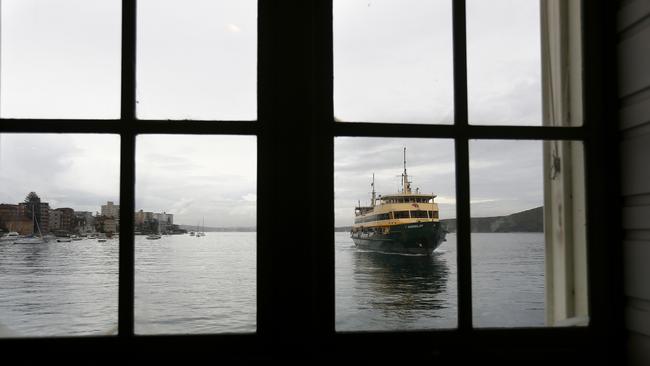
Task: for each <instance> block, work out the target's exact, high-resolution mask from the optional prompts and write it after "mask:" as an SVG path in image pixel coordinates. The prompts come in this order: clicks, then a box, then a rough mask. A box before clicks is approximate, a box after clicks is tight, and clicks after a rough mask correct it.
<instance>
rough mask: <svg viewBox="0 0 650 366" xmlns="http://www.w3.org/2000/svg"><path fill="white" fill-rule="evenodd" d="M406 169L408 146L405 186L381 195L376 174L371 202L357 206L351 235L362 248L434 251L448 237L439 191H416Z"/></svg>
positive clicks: (403, 183)
mask: <svg viewBox="0 0 650 366" xmlns="http://www.w3.org/2000/svg"><path fill="white" fill-rule="evenodd" d="M411 183H412V182H410V181H409V178H408V174H407V172H406V148H405V149H404V172H403V173H402V190H401V192H398V193H396V194H390V195H385V196H381V195H380V196H377V195H376V192H375V183H374V175H373V182H372V197H371V203H370V206H365V207H364V206H361V205H360V204H359V205H358V206H357V207H356V208H355V219H354V225H353V226H352V231H351V233H350V236H351V238H352V241H353V242H354V244H355V245H356V246H357V247H358V248H361V249H369V250H375V251H381V252H386V253H404V254H419V255H431V254H432V253H433V251H434V250H435V249H436V248H438V246H440V244H441V243H442V242H443V241H445V237H446V234H447V231H446V230H445V229H444V228H443V227H442V226H441V223H440V220H439V209H438V204H437V203H435V202H434V199H435V198H436V195H434V194H424V193H420V191H419V189H416V190H415V192H413V190H412V189H411Z"/></svg>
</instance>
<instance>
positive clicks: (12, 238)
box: [0, 231, 21, 242]
mask: <svg viewBox="0 0 650 366" xmlns="http://www.w3.org/2000/svg"><path fill="white" fill-rule="evenodd" d="M20 238H21V236H20V234H18V233H17V232H15V231H10V232H8V233H7V235H5V236H3V237H1V238H0V242H14V241H16V240H17V239H20Z"/></svg>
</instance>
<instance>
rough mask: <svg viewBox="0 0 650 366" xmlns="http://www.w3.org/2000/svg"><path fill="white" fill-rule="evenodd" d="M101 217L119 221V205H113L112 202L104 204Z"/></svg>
mask: <svg viewBox="0 0 650 366" xmlns="http://www.w3.org/2000/svg"><path fill="white" fill-rule="evenodd" d="M102 216H106V217H112V218H115V219H119V218H120V205H114V204H113V202H112V201H108V202H106V204H105V205H102Z"/></svg>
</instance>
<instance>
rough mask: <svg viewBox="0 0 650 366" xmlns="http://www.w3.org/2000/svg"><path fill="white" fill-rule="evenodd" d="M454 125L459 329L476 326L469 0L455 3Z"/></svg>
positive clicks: (458, 0) (455, 1) (464, 329)
mask: <svg viewBox="0 0 650 366" xmlns="http://www.w3.org/2000/svg"><path fill="white" fill-rule="evenodd" d="M452 9H453V10H452V11H453V13H452V14H453V42H454V123H455V125H454V128H455V130H456V133H455V136H456V140H455V144H454V146H455V150H456V220H457V230H456V247H457V253H458V254H457V258H456V259H457V262H458V264H457V267H458V328H459V329H460V330H461V331H466V330H471V328H472V262H471V260H472V258H471V256H472V253H471V234H470V206H469V199H470V194H469V146H468V144H469V143H468V138H469V134H468V133H469V128H468V113H467V36H466V33H467V32H466V18H465V13H466V12H465V0H454V2H453V8H452Z"/></svg>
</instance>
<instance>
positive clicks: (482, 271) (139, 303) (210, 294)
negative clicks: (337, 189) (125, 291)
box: [0, 233, 544, 336]
mask: <svg viewBox="0 0 650 366" xmlns="http://www.w3.org/2000/svg"><path fill="white" fill-rule="evenodd" d="M255 240H256V234H255V233H208V234H207V236H205V237H203V238H194V237H190V236H187V235H185V236H164V237H163V238H162V239H160V240H146V239H145V238H144V237H142V236H137V237H136V271H135V275H136V277H135V331H136V333H138V334H178V333H181V334H188V333H189V334H197V333H233V332H254V331H255V330H256V324H255V317H256V298H255V294H256V271H255V265H256V249H255V248H256V244H255ZM472 240H473V245H472V253H473V258H472V259H473V267H472V269H473V277H472V278H473V281H474V283H473V294H474V324H475V326H486V327H491V326H507V327H510V326H543V325H544V238H543V235H542V234H473V235H472ZM335 255H336V257H335V260H336V262H335V263H336V264H335V265H336V268H335V275H336V277H335V281H336V294H335V296H336V329H337V330H338V331H354V330H409V329H439V328H453V327H455V326H456V325H457V303H458V301H457V284H456V281H457V270H456V238H455V235H454V234H449V235H448V240H447V241H446V242H444V243H443V244H442V245H441V246H440V248H439V249H437V250H436V253H435V255H434V256H432V257H423V256H407V255H391V254H381V253H375V252H369V251H361V250H357V249H356V248H354V244H353V243H352V241H351V240H350V239H349V236H348V234H347V233H336V236H335ZM0 279H1V286H0V336H58V335H66V336H67V335H102V334H115V333H116V331H117V282H118V241H117V240H115V239H111V240H108V241H107V242H105V243H98V242H97V241H96V240H82V241H73V242H70V243H49V244H46V245H11V244H6V243H0Z"/></svg>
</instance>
